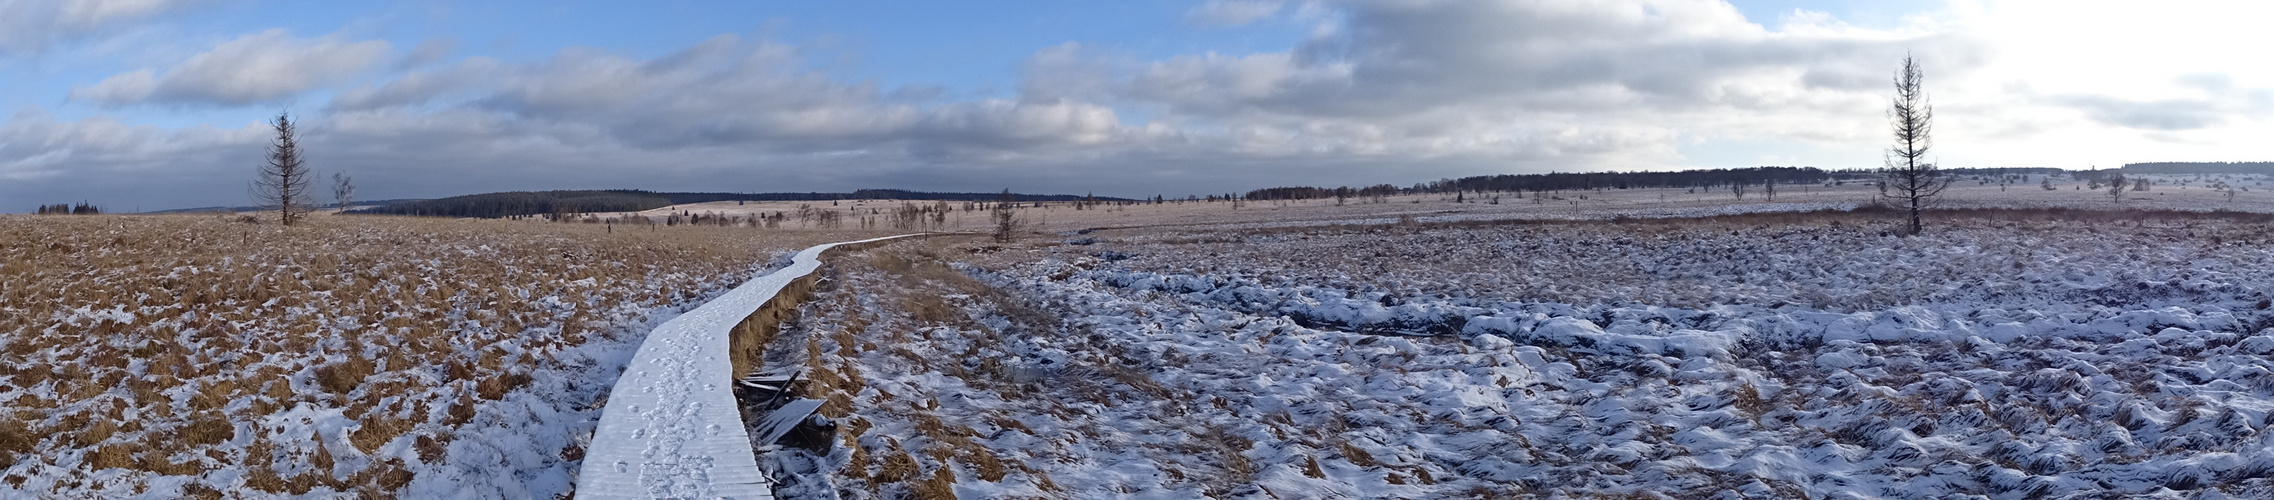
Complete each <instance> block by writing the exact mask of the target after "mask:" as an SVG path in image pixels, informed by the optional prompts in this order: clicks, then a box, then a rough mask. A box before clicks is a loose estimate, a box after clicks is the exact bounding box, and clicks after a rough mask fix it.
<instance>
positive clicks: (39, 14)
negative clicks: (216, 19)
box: [0, 0, 204, 54]
mask: <svg viewBox="0 0 2274 500" xmlns="http://www.w3.org/2000/svg"><path fill="white" fill-rule="evenodd" d="M200 3H204V1H203V0H0V54H26V53H32V52H38V51H40V50H44V49H46V48H48V47H50V46H53V45H54V44H56V43H59V42H63V41H66V40H70V39H73V38H79V37H84V36H88V35H91V34H95V33H98V32H101V31H104V30H108V29H113V28H116V27H118V26H120V25H123V24H127V23H130V22H133V21H137V20H141V19H146V18H150V17H153V16H155V15H157V14H159V13H163V12H167V11H172V10H179V9H181V8H184V7H188V6H193V5H196V4H200Z"/></svg>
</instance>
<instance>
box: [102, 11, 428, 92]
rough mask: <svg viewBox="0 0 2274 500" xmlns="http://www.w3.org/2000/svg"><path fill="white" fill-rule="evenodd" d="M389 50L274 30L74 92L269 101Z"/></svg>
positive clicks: (364, 65) (343, 75) (336, 78)
mask: <svg viewBox="0 0 2274 500" xmlns="http://www.w3.org/2000/svg"><path fill="white" fill-rule="evenodd" d="M391 51H392V49H391V47H390V46H389V45H388V43H387V42H385V41H379V40H367V41H348V40H342V39H338V38H335V37H325V38H318V39H301V38H294V37H292V36H291V35H290V34H289V33H286V32H285V31H284V30H281V29H276V30H268V31H264V32H261V33H257V34H251V35H245V36H241V37H238V38H236V39H234V40H230V41H228V42H224V43H222V44H220V45H217V46H215V47H214V48H213V49H212V50H209V51H206V52H204V53H200V54H198V55H195V56H191V57H190V58H189V59H187V60H184V61H182V63H181V64H180V65H177V66H174V67H173V68H171V69H168V70H166V72H165V73H163V74H160V73H158V72H156V71H153V70H147V69H145V70H137V71H132V72H128V73H124V74H120V75H117V76H113V77H110V78H107V79H104V80H103V81H101V82H97V83H95V84H93V85H83V86H78V87H74V88H72V89H71V98H72V99H73V100H83V101H93V102H99V103H103V104H105V105H111V106H118V105H128V104H138V103H145V102H150V103H166V104H203V105H244V104H253V103H259V102H269V101H275V100H279V99H283V98H288V97H291V96H294V95H297V94H299V93H301V92H306V91H309V90H313V89H316V88H319V87H322V86H324V85H328V84H332V83H337V82H340V81H343V80H345V79H347V78H349V77H353V76H356V75H359V74H362V73H364V72H366V71H369V70H371V69H372V68H374V67H375V66H376V65H377V64H378V63H379V62H380V61H381V60H383V59H384V58H386V56H387V55H388V53H389V52H391Z"/></svg>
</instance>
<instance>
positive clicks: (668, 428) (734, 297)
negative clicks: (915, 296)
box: [577, 235, 916, 499]
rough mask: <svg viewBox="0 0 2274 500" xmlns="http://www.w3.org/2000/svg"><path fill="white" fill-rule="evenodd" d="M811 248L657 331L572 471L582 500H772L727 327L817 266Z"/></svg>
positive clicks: (613, 395)
mask: <svg viewBox="0 0 2274 500" xmlns="http://www.w3.org/2000/svg"><path fill="white" fill-rule="evenodd" d="M908 236H916V235H900V236H887V237H883V238H874V239H867V240H860V241H848V242H840V243H830V244H826V245H818V246H814V247H813V248H807V249H805V250H804V251H800V252H798V253H797V256H795V257H793V258H792V261H791V262H792V263H791V264H790V266H789V267H787V268H783V269H782V270H779V271H775V272H774V273H772V274H767V275H765V276H760V277H758V278H756V279H752V280H750V282H749V283H744V284H742V286H739V287H735V289H734V290H732V291H729V292H727V293H726V294H725V295H721V296H719V298H718V299H716V300H712V301H710V302H709V303H705V304H703V305H702V306H701V307H698V308H696V309H695V310H693V311H688V312H687V313H686V314H682V315H680V316H679V317H677V318H673V319H672V320H670V321H667V322H664V323H663V325H661V326H657V327H656V328H655V331H653V332H650V333H648V336H647V340H646V341H644V342H642V343H641V344H640V349H639V352H638V353H637V354H634V355H632V361H631V364H630V365H628V366H627V367H626V368H625V370H624V375H623V377H622V378H621V379H618V380H617V382H616V387H615V389H614V390H613V391H611V392H610V393H609V395H608V406H607V408H606V409H604V410H602V411H601V415H600V426H599V428H598V429H597V430H595V431H594V432H593V436H592V446H591V450H590V452H589V455H587V456H586V457H585V459H584V469H583V471H582V472H581V473H580V474H578V478H579V479H578V480H577V483H578V484H577V497H578V498H745V499H764V498H773V491H772V485H771V484H770V483H769V482H768V481H767V479H766V477H765V476H764V475H763V474H761V473H759V471H758V464H757V461H756V459H755V457H754V456H753V455H752V453H751V448H750V437H749V435H748V434H747V433H746V432H744V431H743V428H744V427H743V424H742V415H741V412H740V409H739V408H738V407H737V405H736V402H735V399H734V391H733V385H732V383H733V381H734V377H735V374H734V373H732V372H733V370H732V368H731V367H730V365H729V363H730V362H729V360H728V358H727V352H728V341H729V339H728V331H729V330H732V329H733V328H734V326H735V325H736V324H738V323H740V322H742V320H743V318H747V317H749V316H750V315H751V314H752V313H755V312H756V311H757V310H758V308H759V307H762V306H764V305H765V304H766V302H767V301H768V300H771V299H773V297H774V295H775V294H777V293H780V292H781V291H782V288H783V287H785V286H788V285H789V284H790V283H792V282H794V281H796V280H798V279H799V278H803V277H805V276H806V275H808V274H812V273H813V272H814V271H815V270H817V269H820V267H821V260H820V257H821V253H822V252H825V251H828V250H829V249H830V248H832V247H836V246H840V245H857V244H862V243H869V242H876V241H883V240H889V239H894V238H904V237H908Z"/></svg>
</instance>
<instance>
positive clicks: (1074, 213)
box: [595, 175, 2274, 233]
mask: <svg viewBox="0 0 2274 500" xmlns="http://www.w3.org/2000/svg"><path fill="white" fill-rule="evenodd" d="M2027 177H2028V179H2027V180H2026V181H2020V182H2015V183H2011V184H2008V185H2005V186H2000V185H1998V184H1996V183H1995V182H1991V181H1987V180H1983V181H1976V180H1961V181H1960V182H1958V183H1956V184H1954V185H1953V186H1951V188H1950V190H1949V192H1948V194H1947V196H1945V197H1944V200H1943V202H1942V203H1941V204H1940V205H1939V207H1941V208H2053V207H2073V208H2093V209H2101V208H2120V209H2134V210H2185V211H2211V210H2227V211H2238V212H2258V213H2274V181H2268V180H2267V179H2265V178H2264V177H2263V176H2257V175H2232V176H2219V175H2210V176H2201V178H2200V179H2198V176H2194V175H2151V176H2146V177H2149V178H2151V179H2154V180H2155V181H2156V182H2157V184H2155V185H2154V186H2153V187H2152V188H2151V189H2150V190H2148V191H2127V192H2125V194H2124V200H2123V201H2122V202H2117V201H2112V200H2111V199H2110V197H2109V195H2108V193H2106V192H2105V191H2095V190H2090V189H2087V186H2086V184H2087V183H2086V181H2083V180H2079V179H2074V178H2070V177H2069V176H2066V175H2055V176H2053V179H2052V181H2053V182H2052V184H2053V187H2054V189H2051V190H2046V189H2043V188H2042V187H2040V183H2041V182H2042V181H2044V180H2045V176H2042V175H2033V176H2027ZM2220 180H2224V181H2227V182H2228V183H2230V184H2231V185H2234V186H2237V187H2239V188H2241V189H2248V191H2240V190H2238V191H2237V192H2236V193H2235V196H2234V197H2233V198H2232V199H2231V200H2230V199H2229V198H2228V197H2227V196H2226V194H2225V193H2222V192H2219V191H2216V190H2213V189H2211V188H2208V187H2206V186H2207V185H2208V184H2209V183H2210V182H2213V181H2220ZM1777 189H1778V191H1777V194H1776V195H1775V196H1773V197H1771V196H1767V195H1765V194H1763V193H1762V192H1761V186H1758V185H1755V186H1749V190H1748V191H1747V192H1746V193H1745V195H1744V196H1742V197H1739V196H1736V195H1735V194H1732V193H1731V192H1730V191H1728V190H1727V187H1722V188H1717V189H1686V188H1670V189H1657V188H1649V189H1601V190H1590V191H1550V192H1546V193H1529V192H1526V193H1475V192H1471V193H1465V194H1463V195H1460V196H1456V195H1453V194H1422V195H1398V196H1390V197H1386V198H1383V199H1366V198H1351V199H1348V200H1344V201H1342V202H1340V203H1338V202H1337V201H1336V200H1334V199H1331V198H1330V199H1317V200H1296V201H1242V202H1240V203H1237V204H1236V206H1235V204H1234V203H1232V202H1229V201H1216V202H1208V201H1187V202H1169V203H1160V204H1153V203H1130V204H1114V203H1103V204H1100V205H1098V206H1095V207H1091V208H1088V209H1076V208H1075V207H1074V204H1073V203H1070V202H1050V203H1042V204H1041V206H1040V207H1039V208H1035V207H1027V208H1022V212H1021V216H1022V217H1023V218H1024V219H1025V220H1026V222H1028V223H1029V224H1030V227H1029V228H1028V229H1030V230H1032V231H1038V232H1045V233H1048V232H1061V231H1074V230H1081V229H1091V228H1125V227H1150V226H1175V227H1185V228H1191V227H1201V226H1208V227H1221V228H1230V229H1237V228H1247V227H1266V226H1299V225H1320V224H1346V223H1386V222H1393V221H1397V220H1400V219H1403V218H1412V219H1415V220H1417V221H1422V222H1444V221H1473V220H1600V219H1610V218H1614V217H1619V216H1627V217H1642V218H1660V217H1702V216H1709V215H1722V214H1735V213H1753V212H1793V211H1813V210H1823V209H1851V208H1853V207H1856V206H1860V205H1869V204H1871V203H1873V202H1874V198H1875V197H1876V196H1877V194H1878V190H1877V189H1876V188H1875V187H1873V186H1872V185H1870V184H1869V183H1865V182H1857V181H1846V182H1841V183H1839V184H1837V185H1814V184H1788V185H1782V186H1780V187H1778V188H1777ZM1543 194H1544V196H1543ZM934 203H935V202H930V201H903V200H843V201H839V202H835V203H831V202H747V203H743V202H732V201H728V202H713V203H696V204H688V205H675V206H671V207H664V208H659V209H655V210H649V211H645V212H637V213H608V214H595V216H596V217H601V218H617V219H624V220H629V219H630V218H633V217H647V218H650V219H654V220H659V221H660V220H663V219H665V218H666V217H668V216H670V215H672V214H688V215H693V214H715V215H721V216H727V217H744V218H747V217H751V216H753V215H758V214H771V213H780V214H783V215H784V216H786V217H787V219H788V220H787V221H786V222H785V223H784V225H783V226H782V227H789V228H802V227H820V223H819V222H818V219H812V222H801V219H800V218H798V217H797V214H798V212H799V211H800V209H808V210H812V211H836V212H840V213H841V214H842V216H841V224H842V225H841V226H840V227H848V228H860V227H862V223H863V222H862V220H863V219H864V218H866V219H873V220H874V221H875V226H874V227H877V228H889V227H891V226H890V223H891V219H892V213H893V211H894V210H895V209H899V208H902V207H905V206H911V205H914V206H931V205H932V204H934ZM949 207H950V208H951V209H952V211H951V213H950V214H949V216H948V217H947V220H946V221H945V224H942V225H940V226H937V227H936V229H939V230H948V231H986V230H988V229H989V227H988V220H987V214H986V212H985V211H984V210H983V208H984V207H981V206H977V205H974V204H966V203H961V202H954V203H950V204H949ZM922 228H926V229H932V228H935V227H934V226H928V225H927V226H922ZM910 229H917V228H916V227H910Z"/></svg>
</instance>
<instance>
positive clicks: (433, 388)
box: [0, 216, 828, 498]
mask: <svg viewBox="0 0 2274 500" xmlns="http://www.w3.org/2000/svg"><path fill="white" fill-rule="evenodd" d="M311 222H312V223H313V224H311V225H310V226H309V227H292V228H284V227H279V226H275V225H253V224H240V223H235V222H228V221H225V220H223V219H217V218H213V217H209V216H161V217H118V216H106V217H84V218H77V217H75V218H34V217H0V352H4V353H5V357H6V360H7V361H6V362H5V363H0V496H7V497H14V496H40V497H50V496H52V497H113V498H115V497H149V498H176V497H218V496H220V495H221V494H222V493H223V492H230V493H231V494H232V495H249V496H265V495H270V494H288V495H289V494H316V495H324V494H327V493H346V494H362V495H366V496H395V495H402V496H410V497H426V498H434V497H461V496H475V497H546V496H550V495H554V494H558V493H562V492H566V491H568V490H569V489H570V488H571V484H570V483H571V478H570V474H571V473H572V471H574V470H576V467H577V465H578V463H579V460H580V458H581V455H582V453H583V450H582V448H581V446H582V444H581V443H582V441H583V440H584V439H586V436H587V435H588V434H589V433H590V430H591V425H592V422H593V421H594V420H596V418H597V416H598V415H597V413H596V412H597V409H596V408H595V407H594V406H593V403H594V402H595V399H597V398H599V397H600V396H601V395H603V394H605V393H606V392H607V389H608V388H609V386H610V384H611V383H612V381H613V380H614V379H615V378H616V375H617V370H619V369H620V368H621V367H622V365H623V363H624V362H625V360H626V359H627V358H628V357H629V356H630V353H631V352H632V351H631V350H632V349H633V348H635V347H636V346H637V345H638V341H639V339H640V338H641V336H642V335H644V334H645V333H646V331H647V327H648V326H650V325H652V324H653V323H654V322H658V321H661V320H662V319H664V318H666V317H668V316H671V315H673V314H676V313H677V312H678V311H680V310H683V309H684V308H685V307H689V306H692V305H694V304H699V303H701V301H702V300H704V299H706V298H708V297H709V296H711V295H713V294H715V293H717V292H719V291H721V290H723V289H724V287H728V286H732V285H735V284H738V283H740V282H741V281H742V280H744V279H747V278H748V277H750V276H751V275H752V274H753V273H754V272H756V271H759V270H761V269H759V267H760V266H761V265H762V264H763V263H765V262H768V261H769V260H770V259H772V257H773V256H774V255H775V253H776V252H778V251H780V250H783V249H789V248H797V247H801V246H804V245H806V244H807V243H808V240H823V239H826V238H828V236H823V235H818V234H797V233H757V232H752V231H750V230H747V229H745V230H739V231H738V230H734V229H732V228H643V229H641V230H639V231H611V230H609V229H608V228H605V227H601V226H594V225H580V224H561V225H544V224H515V223H506V222H496V221H443V220H420V219H398V218H381V217H317V218H316V219H315V220H313V221H311Z"/></svg>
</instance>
